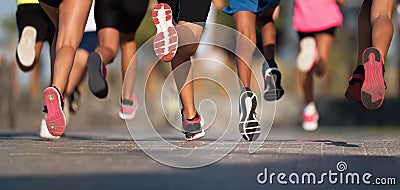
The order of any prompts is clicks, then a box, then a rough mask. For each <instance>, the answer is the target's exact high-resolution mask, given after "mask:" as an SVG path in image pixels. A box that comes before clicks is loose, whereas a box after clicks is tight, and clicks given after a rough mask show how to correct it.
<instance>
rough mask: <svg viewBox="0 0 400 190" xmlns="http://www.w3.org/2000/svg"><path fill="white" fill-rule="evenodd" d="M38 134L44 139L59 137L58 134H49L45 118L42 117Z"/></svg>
mask: <svg viewBox="0 0 400 190" xmlns="http://www.w3.org/2000/svg"><path fill="white" fill-rule="evenodd" d="M39 136H40V137H41V138H44V139H52V140H53V139H60V136H53V135H51V134H50V132H49V130H48V129H47V126H46V119H42V123H41V125H40V132H39Z"/></svg>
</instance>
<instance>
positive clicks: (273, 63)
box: [267, 60, 278, 68]
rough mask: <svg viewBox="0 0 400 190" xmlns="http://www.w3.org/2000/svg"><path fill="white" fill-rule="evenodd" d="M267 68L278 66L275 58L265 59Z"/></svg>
mask: <svg viewBox="0 0 400 190" xmlns="http://www.w3.org/2000/svg"><path fill="white" fill-rule="evenodd" d="M267 63H268V66H269V68H278V65H277V64H276V63H275V60H267Z"/></svg>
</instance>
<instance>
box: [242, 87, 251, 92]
mask: <svg viewBox="0 0 400 190" xmlns="http://www.w3.org/2000/svg"><path fill="white" fill-rule="evenodd" d="M247 91H250V92H251V89H250V88H249V87H244V88H242V91H241V93H243V92H247Z"/></svg>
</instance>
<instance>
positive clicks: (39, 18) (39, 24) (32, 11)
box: [16, 4, 55, 44]
mask: <svg viewBox="0 0 400 190" xmlns="http://www.w3.org/2000/svg"><path fill="white" fill-rule="evenodd" d="M16 20H17V26H18V33H19V37H21V34H22V30H23V29H24V28H25V26H32V27H34V28H35V29H36V31H37V36H36V41H37V42H38V41H43V42H44V41H48V42H49V43H50V44H51V43H52V41H53V38H54V32H55V27H54V25H53V22H52V21H51V19H50V18H49V17H48V16H47V14H46V12H44V11H43V9H42V7H40V5H39V4H20V5H18V7H17V13H16Z"/></svg>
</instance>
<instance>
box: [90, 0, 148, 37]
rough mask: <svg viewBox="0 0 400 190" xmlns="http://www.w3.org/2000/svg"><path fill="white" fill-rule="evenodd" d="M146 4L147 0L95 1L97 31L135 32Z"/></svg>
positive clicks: (144, 12)
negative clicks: (108, 28)
mask: <svg viewBox="0 0 400 190" xmlns="http://www.w3.org/2000/svg"><path fill="white" fill-rule="evenodd" d="M148 4H149V0H96V3H95V4H94V6H95V7H94V18H95V20H96V27H97V31H99V30H100V29H102V28H105V27H111V28H115V29H117V30H118V31H120V32H122V33H133V32H136V30H137V29H138V27H139V25H140V23H141V22H142V19H143V17H144V15H145V14H146V11H147V7H148Z"/></svg>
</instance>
